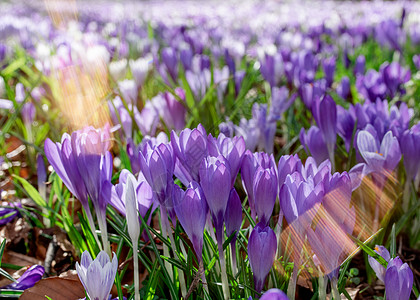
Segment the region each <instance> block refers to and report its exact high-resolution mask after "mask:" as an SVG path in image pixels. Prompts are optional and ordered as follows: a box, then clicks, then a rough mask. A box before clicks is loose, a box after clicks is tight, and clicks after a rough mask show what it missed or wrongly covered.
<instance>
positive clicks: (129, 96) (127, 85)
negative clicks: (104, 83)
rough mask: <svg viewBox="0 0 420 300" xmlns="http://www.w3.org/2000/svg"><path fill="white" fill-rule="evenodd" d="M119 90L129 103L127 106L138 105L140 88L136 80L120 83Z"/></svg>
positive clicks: (126, 80)
mask: <svg viewBox="0 0 420 300" xmlns="http://www.w3.org/2000/svg"><path fill="white" fill-rule="evenodd" d="M118 88H119V89H120V91H121V96H122V97H123V99H124V100H125V101H126V102H127V104H132V105H136V103H137V96H138V88H137V84H136V82H135V81H134V80H130V79H125V80H123V81H119V82H118Z"/></svg>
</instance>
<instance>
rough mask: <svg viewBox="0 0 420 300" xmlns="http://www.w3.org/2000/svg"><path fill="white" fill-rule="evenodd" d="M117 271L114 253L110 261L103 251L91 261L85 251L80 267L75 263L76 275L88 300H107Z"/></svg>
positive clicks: (116, 260)
mask: <svg viewBox="0 0 420 300" xmlns="http://www.w3.org/2000/svg"><path fill="white" fill-rule="evenodd" d="M117 269H118V259H117V256H116V255H115V253H114V255H113V257H112V261H110V259H109V256H108V254H107V253H106V252H105V251H101V252H99V254H98V256H97V257H96V258H95V260H93V261H92V257H91V256H90V254H89V252H88V251H87V250H85V252H83V253H82V259H81V261H80V265H79V263H78V262H76V271H77V275H78V276H79V279H80V282H81V283H82V284H83V287H84V288H85V290H86V294H87V295H88V297H89V299H98V300H108V297H109V293H110V292H111V288H112V285H113V283H114V278H115V274H116V273H117Z"/></svg>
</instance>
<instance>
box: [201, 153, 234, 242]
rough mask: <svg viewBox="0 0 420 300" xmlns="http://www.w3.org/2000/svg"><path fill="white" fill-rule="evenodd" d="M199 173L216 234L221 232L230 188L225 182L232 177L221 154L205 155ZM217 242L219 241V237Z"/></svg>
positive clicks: (229, 180) (228, 166)
mask: <svg viewBox="0 0 420 300" xmlns="http://www.w3.org/2000/svg"><path fill="white" fill-rule="evenodd" d="M199 174H200V184H201V187H202V189H203V192H204V195H205V197H206V200H207V204H208V206H209V209H210V212H211V214H212V217H213V222H214V224H215V227H216V234H217V232H219V234H221V233H223V217H224V215H225V212H226V206H227V202H228V200H229V194H230V190H231V187H230V185H229V184H226V183H227V182H231V178H232V177H231V170H230V165H229V162H228V161H227V160H226V159H225V158H224V157H223V156H222V155H219V156H218V157H214V156H207V157H206V158H205V159H204V160H203V161H202V163H201V166H200V170H199ZM220 232H221V233H220ZM222 237H223V236H222ZM218 242H220V241H219V239H218Z"/></svg>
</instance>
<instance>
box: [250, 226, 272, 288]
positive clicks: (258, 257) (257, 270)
mask: <svg viewBox="0 0 420 300" xmlns="http://www.w3.org/2000/svg"><path fill="white" fill-rule="evenodd" d="M276 250H277V239H276V235H275V233H274V231H273V230H272V229H271V228H270V227H269V226H265V225H264V224H263V223H258V224H257V225H256V226H255V228H254V230H252V232H251V235H250V236H249V240H248V258H249V263H250V264H251V269H252V273H253V274H254V285H255V290H256V291H257V292H258V293H259V292H261V290H262V289H263V287H264V282H265V279H266V277H267V275H268V273H269V272H270V269H271V267H272V266H273V262H274V259H275V256H276Z"/></svg>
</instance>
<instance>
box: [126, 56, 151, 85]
mask: <svg viewBox="0 0 420 300" xmlns="http://www.w3.org/2000/svg"><path fill="white" fill-rule="evenodd" d="M129 65H130V69H131V73H132V74H133V77H134V80H135V82H136V85H137V86H138V87H141V86H143V84H144V81H145V80H146V77H147V74H148V73H149V70H150V67H151V65H152V59H151V58H147V57H145V58H142V57H141V58H138V59H137V60H130V62H129Z"/></svg>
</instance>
